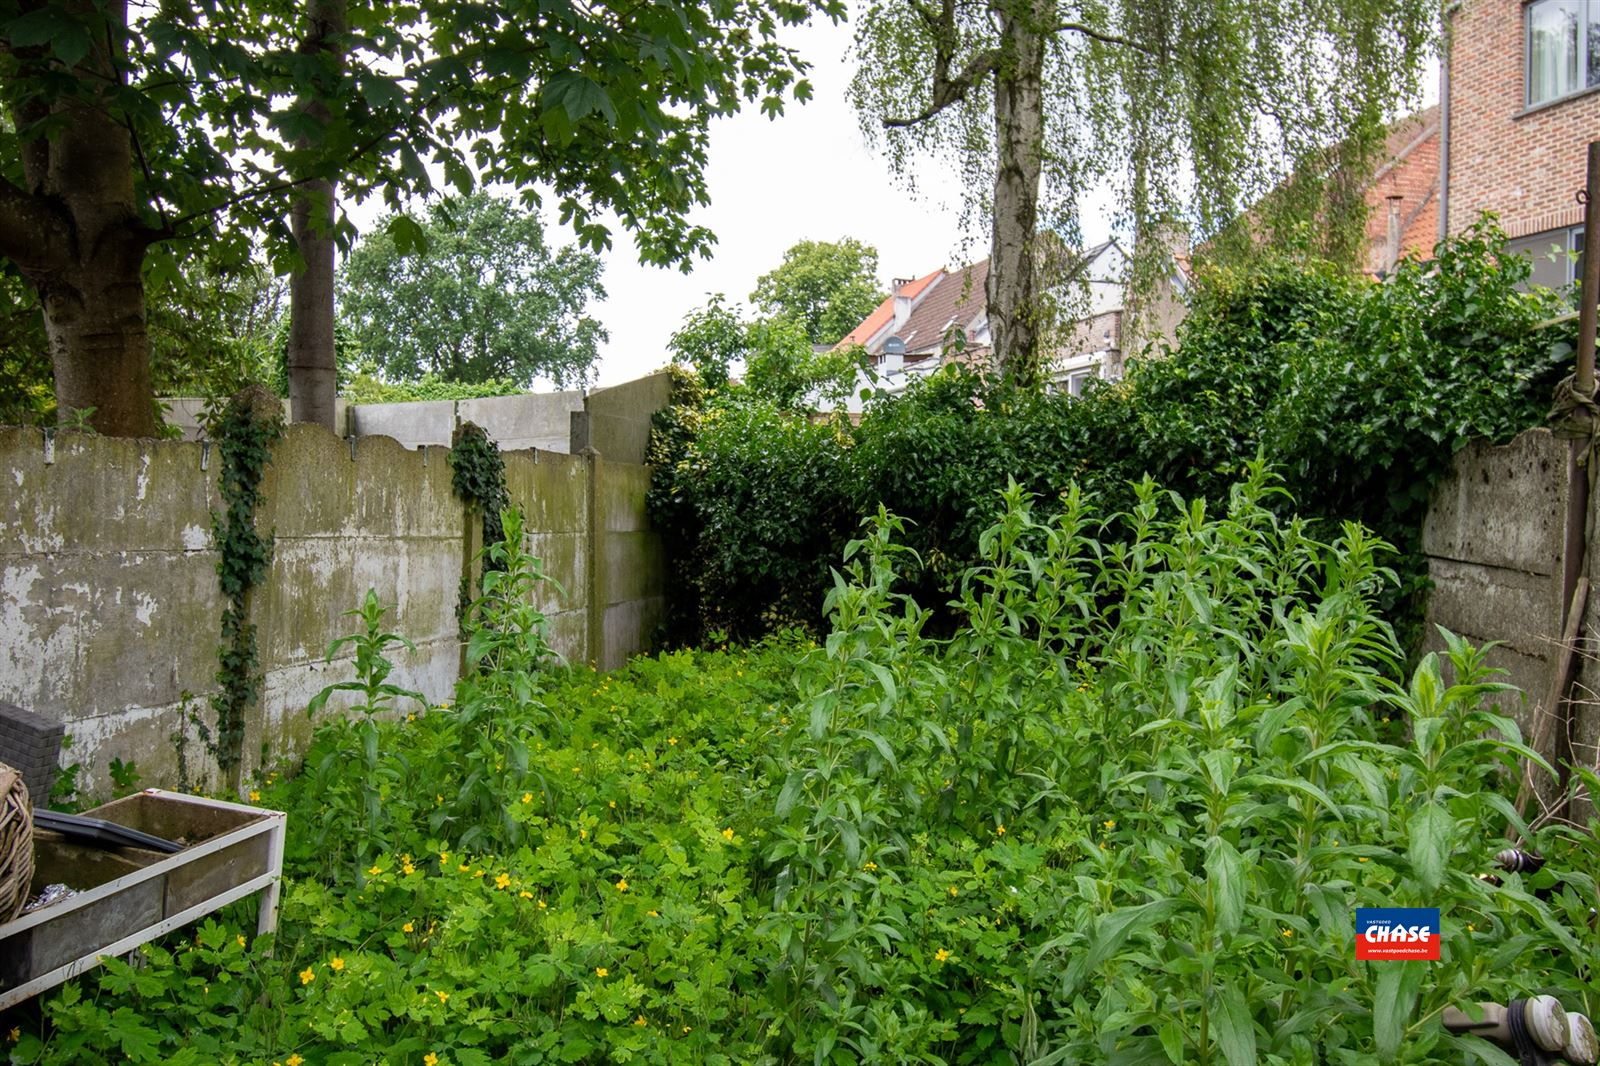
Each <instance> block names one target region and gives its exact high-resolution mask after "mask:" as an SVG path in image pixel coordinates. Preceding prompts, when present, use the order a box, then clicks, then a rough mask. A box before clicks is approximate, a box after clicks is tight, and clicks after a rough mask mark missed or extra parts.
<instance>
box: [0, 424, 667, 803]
mask: <svg viewBox="0 0 1600 1066" xmlns="http://www.w3.org/2000/svg"><path fill="white" fill-rule="evenodd" d="M218 466H219V462H218V456H217V454H216V451H215V449H214V447H213V446H212V445H210V444H206V443H187V442H170V441H150V440H143V441H130V440H118V439H111V438H100V437H89V436H80V435H66V436H62V437H60V438H49V437H46V435H45V434H44V433H42V432H41V431H38V430H30V429H3V430H0V485H3V486H4V489H3V491H0V700H7V701H10V702H12V703H16V704H18V705H20V706H22V707H25V708H27V709H29V710H32V711H35V712H37V713H40V714H42V715H44V716H46V717H47V718H51V719H54V720H57V721H62V722H64V723H65V724H66V728H67V732H68V734H69V735H70V736H71V737H72V738H73V742H74V747H73V752H72V753H71V754H70V756H69V757H68V759H67V761H69V762H70V761H77V762H81V763H82V764H83V765H84V767H85V776H86V780H87V781H88V782H89V783H90V785H91V786H93V787H97V788H103V786H104V784H105V782H106V775H105V767H106V765H107V763H108V762H109V761H110V760H111V759H112V758H121V759H123V760H129V759H132V760H135V761H136V762H137V763H138V766H139V769H140V771H141V772H142V773H143V775H144V781H145V783H146V784H171V783H175V778H176V771H177V749H176V746H175V744H174V743H173V741H172V739H171V737H172V735H173V734H174V733H177V732H179V730H180V727H181V726H182V723H183V720H184V716H183V713H182V711H183V707H184V704H185V700H186V698H187V699H188V702H189V706H190V707H191V708H192V709H194V710H196V711H199V712H200V713H201V714H202V716H203V717H204V719H206V720H210V718H211V713H210V708H209V705H208V704H207V702H206V697H207V696H208V695H209V693H210V692H211V691H212V690H213V686H214V680H213V679H214V676H215V674H216V669H217V665H216V647H217V642H218V639H219V638H218V632H219V621H220V618H221V614H222V609H223V599H222V596H221V593H220V591H219V589H218V587H217V574H216V566H217V555H216V552H215V551H214V550H213V548H212V536H211V513H212V511H213V510H215V509H218V508H220V507H221V505H222V504H221V499H220V497H219V495H218V491H217V469H218ZM506 474H507V487H508V489H509V490H510V494H511V498H512V501H513V502H514V503H516V504H518V505H520V506H522V507H523V508H524V510H525V512H526V513H527V514H528V517H529V521H528V530H529V537H528V541H529V547H530V550H532V551H533V552H534V553H535V554H537V555H540V556H541V557H542V558H543V559H544V561H545V565H546V569H547V571H548V572H549V573H550V575H551V576H552V577H554V578H555V579H556V580H557V581H558V582H559V584H560V586H561V589H562V591H557V590H556V589H555V588H554V587H553V586H552V587H549V588H547V589H545V590H544V591H543V592H542V594H541V602H540V604H539V606H540V607H541V608H542V609H543V610H544V611H545V613H546V614H547V615H548V616H549V617H550V620H551V635H552V642H553V644H554V645H555V647H556V649H557V650H558V651H560V652H561V653H562V654H563V655H564V656H566V657H567V659H568V660H569V661H572V662H580V663H581V662H584V661H594V662H597V663H599V664H600V665H602V666H605V667H608V668H609V667H615V666H618V665H621V664H622V663H623V662H625V661H626V659H627V657H628V656H629V655H631V654H634V653H637V652H640V651H642V650H644V649H645V648H646V647H647V644H648V639H649V637H650V635H651V633H652V632H653V631H654V628H655V622H656V620H657V619H658V618H659V617H660V614H661V609H662V589H663V582H664V561H663V559H662V555H661V549H660V544H659V541H658V540H657V538H656V536H655V534H653V533H651V532H650V530H649V529H648V527H647V524H646V521H645V509H644V491H645V488H646V486H647V485H648V472H647V471H646V470H644V469H643V468H639V467H634V466H631V465H627V464H620V463H613V462H610V461H607V460H603V459H601V458H600V457H598V456H596V455H584V456H573V455H564V454H557V453H551V452H544V451H531V450H524V451H515V452H509V453H507V454H506ZM263 489H264V493H265V497H266V500H265V503H264V504H263V507H262V510H261V513H260V515H259V516H258V520H259V523H260V526H261V528H263V529H271V530H273V531H274V532H275V535H276V543H275V550H274V553H273V562H272V567H271V572H270V574H269V575H268V577H267V578H266V579H265V581H264V582H263V584H262V586H260V587H258V589H257V590H256V592H255V593H254V598H253V601H252V605H251V615H252V620H253V621H254V622H255V623H256V625H257V630H258V642H259V648H260V654H261V664H262V668H263V672H264V675H265V693H264V697H263V699H262V701H261V707H260V708H259V713H258V714H257V715H256V716H255V717H254V718H253V719H252V721H251V722H250V723H249V725H248V730H247V735H246V740H245V749H244V754H245V759H246V764H247V767H248V766H254V765H255V764H256V763H257V762H258V761H259V759H260V756H261V749H262V745H263V744H265V745H266V748H267V750H268V753H269V757H276V756H278V755H282V754H286V753H290V752H293V751H295V750H296V749H297V748H298V746H299V745H300V744H302V743H303V741H304V740H305V738H306V736H307V735H308V734H309V731H310V723H308V722H307V720H306V718H305V715H304V713H303V712H304V707H305V704H306V701H307V700H308V699H309V698H310V697H311V696H312V695H313V694H315V693H316V692H317V691H319V690H320V689H321V688H323V687H324V686H325V685H327V684H330V683H331V682H334V681H338V680H344V679H347V678H349V677H350V676H351V670H350V665H351V664H350V659H349V656H348V654H346V655H345V656H343V657H341V658H340V659H339V660H337V661H335V662H334V663H332V664H328V663H325V662H324V661H323V656H324V654H325V652H326V650H327V647H328V644H329V643H330V642H331V641H332V640H333V639H335V638H336V637H339V636H342V635H344V634H345V633H346V632H348V631H350V630H351V628H352V620H351V619H348V618H345V617H343V616H342V615H343V612H345V611H347V610H350V609H351V608H353V607H355V606H356V605H357V604H358V603H359V601H360V599H361V598H362V596H363V595H364V594H365V592H366V590H367V589H368V588H373V589H375V590H376V591H377V593H378V596H379V597H380V598H381V599H382V600H383V601H384V602H385V603H387V604H391V605H394V606H395V611H394V613H393V614H392V615H391V616H390V620H391V623H392V628H393V629H394V630H395V631H397V632H400V633H403V634H404V635H406V636H407V637H409V638H410V639H411V640H413V641H415V642H416V644H417V653H416V654H415V655H406V654H401V655H399V656H398V657H397V660H396V661H397V670H396V674H395V677H394V679H395V680H396V681H398V682H399V683H401V684H404V685H407V686H409V687H412V688H415V689H417V690H419V691H421V692H423V693H425V694H426V695H427V696H428V697H429V698H430V699H431V700H442V699H446V698H448V697H449V695H450V693H451V690H452V687H453V685H454V682H455V679H456V674H457V666H458V662H459V645H458V641H457V628H456V601H457V598H458V587H459V581H460V577H461V573H462V567H463V561H464V559H465V558H466V557H468V556H470V554H471V553H472V552H474V551H475V550H476V548H477V543H476V541H477V539H478V537H477V534H476V529H477V524H476V523H475V522H473V521H470V520H469V519H468V517H467V515H466V513H465V512H464V508H463V507H462V505H461V502H460V501H459V500H457V499H456V498H455V496H454V494H453V492H452V490H451V484H450V466H449V463H448V461H447V451H446V449H443V448H437V447H423V448H421V449H417V450H412V449H407V448H405V447H403V446H402V445H401V444H400V443H398V442H397V441H394V440H392V439H390V438H387V437H365V438H361V439H358V440H356V441H355V443H354V444H353V445H352V443H351V442H350V441H348V440H341V439H339V438H336V437H334V436H332V435H331V434H328V433H326V432H324V431H323V430H320V429H318V428H316V427H311V426H292V427H290V428H289V431H288V432H287V434H286V435H285V437H284V439H283V440H282V441H281V442H280V443H279V445H278V447H277V449H276V450H275V452H274V456H273V463H272V465H271V467H270V468H269V469H268V471H267V474H266V478H265V481H264V486H263ZM191 734H192V730H191ZM198 747H199V745H198V744H191V745H190V747H189V755H190V758H191V761H193V760H196V759H198V758H199V756H200V753H199V752H198V750H197V749H198ZM213 780H214V777H213Z"/></svg>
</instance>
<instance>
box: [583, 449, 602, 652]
mask: <svg viewBox="0 0 1600 1066" xmlns="http://www.w3.org/2000/svg"><path fill="white" fill-rule="evenodd" d="M581 454H582V455H583V460H584V474H585V477H586V478H587V481H586V483H585V485H584V490H585V503H586V506H585V508H584V512H585V519H584V526H585V534H586V536H585V543H584V550H583V609H584V620H585V622H586V626H585V631H584V633H585V635H584V650H585V652H586V654H587V658H588V660H589V665H590V666H592V667H594V668H595V669H596V670H599V669H601V668H602V667H603V666H604V665H605V646H606V602H605V601H606V573H605V555H606V516H605V503H604V501H605V496H604V494H603V493H602V492H601V491H600V478H601V477H602V476H603V474H604V470H605V462H604V460H603V459H602V458H601V456H600V453H599V452H598V451H596V450H595V449H593V448H585V449H583V452H582V453H581Z"/></svg>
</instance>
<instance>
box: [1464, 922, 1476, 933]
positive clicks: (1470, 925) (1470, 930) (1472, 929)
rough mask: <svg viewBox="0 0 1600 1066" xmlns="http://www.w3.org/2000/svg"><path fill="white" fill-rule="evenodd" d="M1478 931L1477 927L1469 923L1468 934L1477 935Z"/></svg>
mask: <svg viewBox="0 0 1600 1066" xmlns="http://www.w3.org/2000/svg"><path fill="white" fill-rule="evenodd" d="M1477 931H1478V927H1477V926H1475V925H1473V924H1472V923H1471V922H1468V923H1467V932H1469V933H1476V932H1477Z"/></svg>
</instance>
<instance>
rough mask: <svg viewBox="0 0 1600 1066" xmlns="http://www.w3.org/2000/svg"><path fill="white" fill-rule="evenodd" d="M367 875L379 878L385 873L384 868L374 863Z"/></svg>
mask: <svg viewBox="0 0 1600 1066" xmlns="http://www.w3.org/2000/svg"><path fill="white" fill-rule="evenodd" d="M367 873H368V874H369V875H370V876H372V877H377V876H378V875H379V874H381V873H383V867H381V866H379V865H378V864H377V863H373V864H372V866H371V868H369V869H368V870H367Z"/></svg>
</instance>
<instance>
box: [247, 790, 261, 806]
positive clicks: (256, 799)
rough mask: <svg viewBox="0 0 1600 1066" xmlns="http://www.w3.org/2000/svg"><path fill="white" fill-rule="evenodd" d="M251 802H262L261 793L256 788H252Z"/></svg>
mask: <svg viewBox="0 0 1600 1066" xmlns="http://www.w3.org/2000/svg"><path fill="white" fill-rule="evenodd" d="M250 802H251V803H260V802H261V793H260V792H259V791H257V790H256V789H253V788H252V789H251V790H250Z"/></svg>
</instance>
